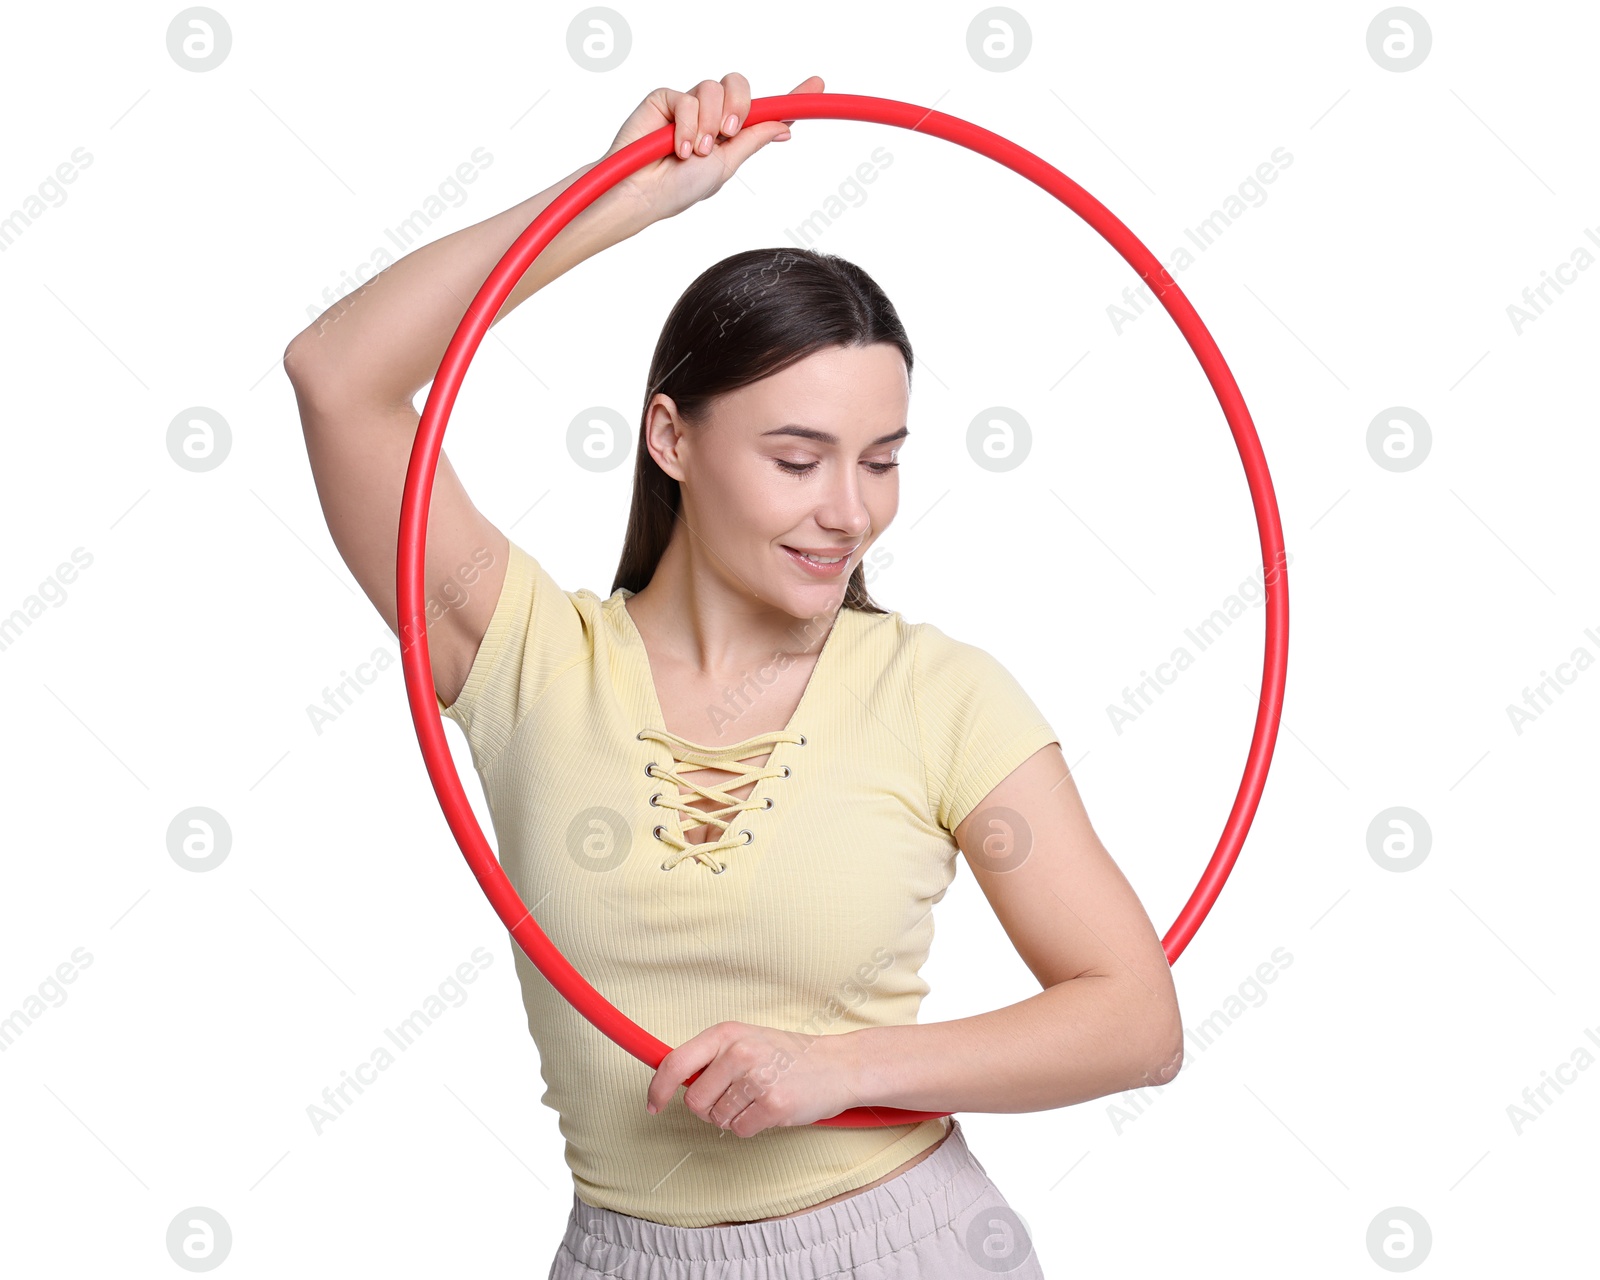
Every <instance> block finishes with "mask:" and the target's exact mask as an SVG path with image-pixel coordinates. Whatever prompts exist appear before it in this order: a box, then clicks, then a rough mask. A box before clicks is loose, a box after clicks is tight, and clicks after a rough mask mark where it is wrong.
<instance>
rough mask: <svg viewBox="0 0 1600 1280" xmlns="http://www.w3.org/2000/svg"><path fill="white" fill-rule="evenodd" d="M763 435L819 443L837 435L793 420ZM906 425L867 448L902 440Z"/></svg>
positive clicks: (836, 440)
mask: <svg viewBox="0 0 1600 1280" xmlns="http://www.w3.org/2000/svg"><path fill="white" fill-rule="evenodd" d="M761 434H762V435H763V436H799V437H800V438H801V439H804V440H816V441H818V442H819V443H821V444H838V443H839V437H838V436H836V435H834V434H833V432H831V431H819V430H817V428H816V427H802V426H800V425H799V424H798V423H795V422H786V423H784V425H783V426H781V427H774V428H773V429H772V430H771V431H763V432H762V433H761ZM910 434H911V431H910V429H909V428H908V427H901V428H900V430H898V431H891V432H890V433H889V434H888V435H886V436H879V437H878V438H877V439H876V440H871V441H868V443H867V448H869V449H870V448H872V447H873V445H879V444H888V443H889V442H890V441H891V440H903V439H904V438H905V437H906V436H908V435H910Z"/></svg>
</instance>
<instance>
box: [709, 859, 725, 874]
mask: <svg viewBox="0 0 1600 1280" xmlns="http://www.w3.org/2000/svg"><path fill="white" fill-rule="evenodd" d="M727 869H728V864H727V863H726V862H719V863H718V864H717V869H716V870H715V871H713V872H712V873H711V874H712V875H714V876H720V875H721V874H722V873H723V872H724V871H726V870H727Z"/></svg>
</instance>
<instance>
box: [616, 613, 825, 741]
mask: <svg viewBox="0 0 1600 1280" xmlns="http://www.w3.org/2000/svg"><path fill="white" fill-rule="evenodd" d="M618 594H619V595H621V597H622V599H620V600H619V601H617V608H618V609H619V610H620V611H621V612H622V619H623V623H624V626H625V628H626V630H627V634H628V637H629V640H630V643H631V644H632V645H633V646H634V648H635V649H636V650H637V651H638V655H639V662H640V665H641V666H642V667H643V668H644V681H643V683H644V689H645V697H646V698H647V699H648V701H649V703H650V706H649V708H648V710H650V711H651V712H652V714H653V715H654V716H655V721H656V724H657V726H658V727H659V728H660V729H661V731H662V732H663V733H672V730H671V729H668V728H667V716H666V712H665V711H663V710H662V708H661V695H660V693H659V692H658V691H657V688H656V677H655V672H654V671H653V670H652V669H651V666H650V650H649V649H648V647H646V645H645V642H644V634H643V633H642V632H641V631H640V630H639V626H638V624H637V623H636V622H634V620H633V615H632V614H631V613H629V612H628V605H627V599H628V597H629V596H631V595H635V594H637V593H636V592H632V591H628V590H626V589H625V588H618ZM847 612H848V610H847V609H846V607H845V606H844V605H842V604H841V605H840V606H839V611H838V612H837V613H835V614H834V617H833V625H832V626H830V627H829V628H828V634H827V635H826V636H825V637H823V641H822V648H821V649H819V650H817V660H816V662H814V663H813V664H812V666H811V674H810V675H809V676H807V677H806V684H805V688H803V689H802V690H801V691H800V700H799V701H798V702H797V703H795V706H794V713H793V714H792V715H791V716H790V717H789V720H788V723H786V724H785V725H784V726H783V728H782V729H777V730H773V729H769V730H767V732H765V733H759V734H751V735H750V736H749V737H746V738H739V739H736V740H735V741H733V742H729V743H725V744H722V745H718V746H711V745H708V744H706V743H703V742H696V741H694V740H692V739H690V738H684V737H683V735H682V734H673V736H674V737H676V738H682V740H683V741H684V742H686V743H688V745H689V746H691V747H695V748H699V749H700V750H703V751H721V750H724V749H726V748H727V747H732V746H738V745H739V744H740V743H743V742H750V741H753V740H754V739H756V738H769V737H771V736H772V735H773V734H774V733H793V732H795V728H794V726H795V725H796V724H797V723H799V721H800V717H801V715H802V714H803V713H804V712H805V710H806V704H807V703H808V702H810V700H811V692H812V690H813V689H814V688H815V687H816V685H817V674H818V673H819V672H820V671H821V670H822V664H823V662H824V660H825V659H826V658H827V656H828V651H829V650H830V649H832V648H833V638H834V636H836V635H838V633H839V624H840V622H841V621H843V619H844V615H845V614H846V613H847ZM779 745H781V744H779ZM773 749H774V750H776V749H777V748H776V747H774V748H773ZM771 762H772V761H771V757H770V756H769V757H768V760H767V763H768V764H770V763H771Z"/></svg>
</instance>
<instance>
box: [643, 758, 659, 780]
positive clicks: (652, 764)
mask: <svg viewBox="0 0 1600 1280" xmlns="http://www.w3.org/2000/svg"><path fill="white" fill-rule="evenodd" d="M655 767H656V762H655V761H654V760H652V761H651V762H650V763H649V764H647V765H645V767H644V776H645V777H647V778H653V777H655V776H656V775H655V774H653V773H651V772H650V770H652V769H654V768H655Z"/></svg>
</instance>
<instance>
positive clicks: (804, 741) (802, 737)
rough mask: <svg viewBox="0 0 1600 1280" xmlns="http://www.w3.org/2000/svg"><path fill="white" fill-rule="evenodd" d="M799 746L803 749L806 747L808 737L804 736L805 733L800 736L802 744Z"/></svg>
mask: <svg viewBox="0 0 1600 1280" xmlns="http://www.w3.org/2000/svg"><path fill="white" fill-rule="evenodd" d="M799 745H800V746H802V747H803V746H805V745H806V735H805V734H803V733H802V734H801V735H800V743H799Z"/></svg>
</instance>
